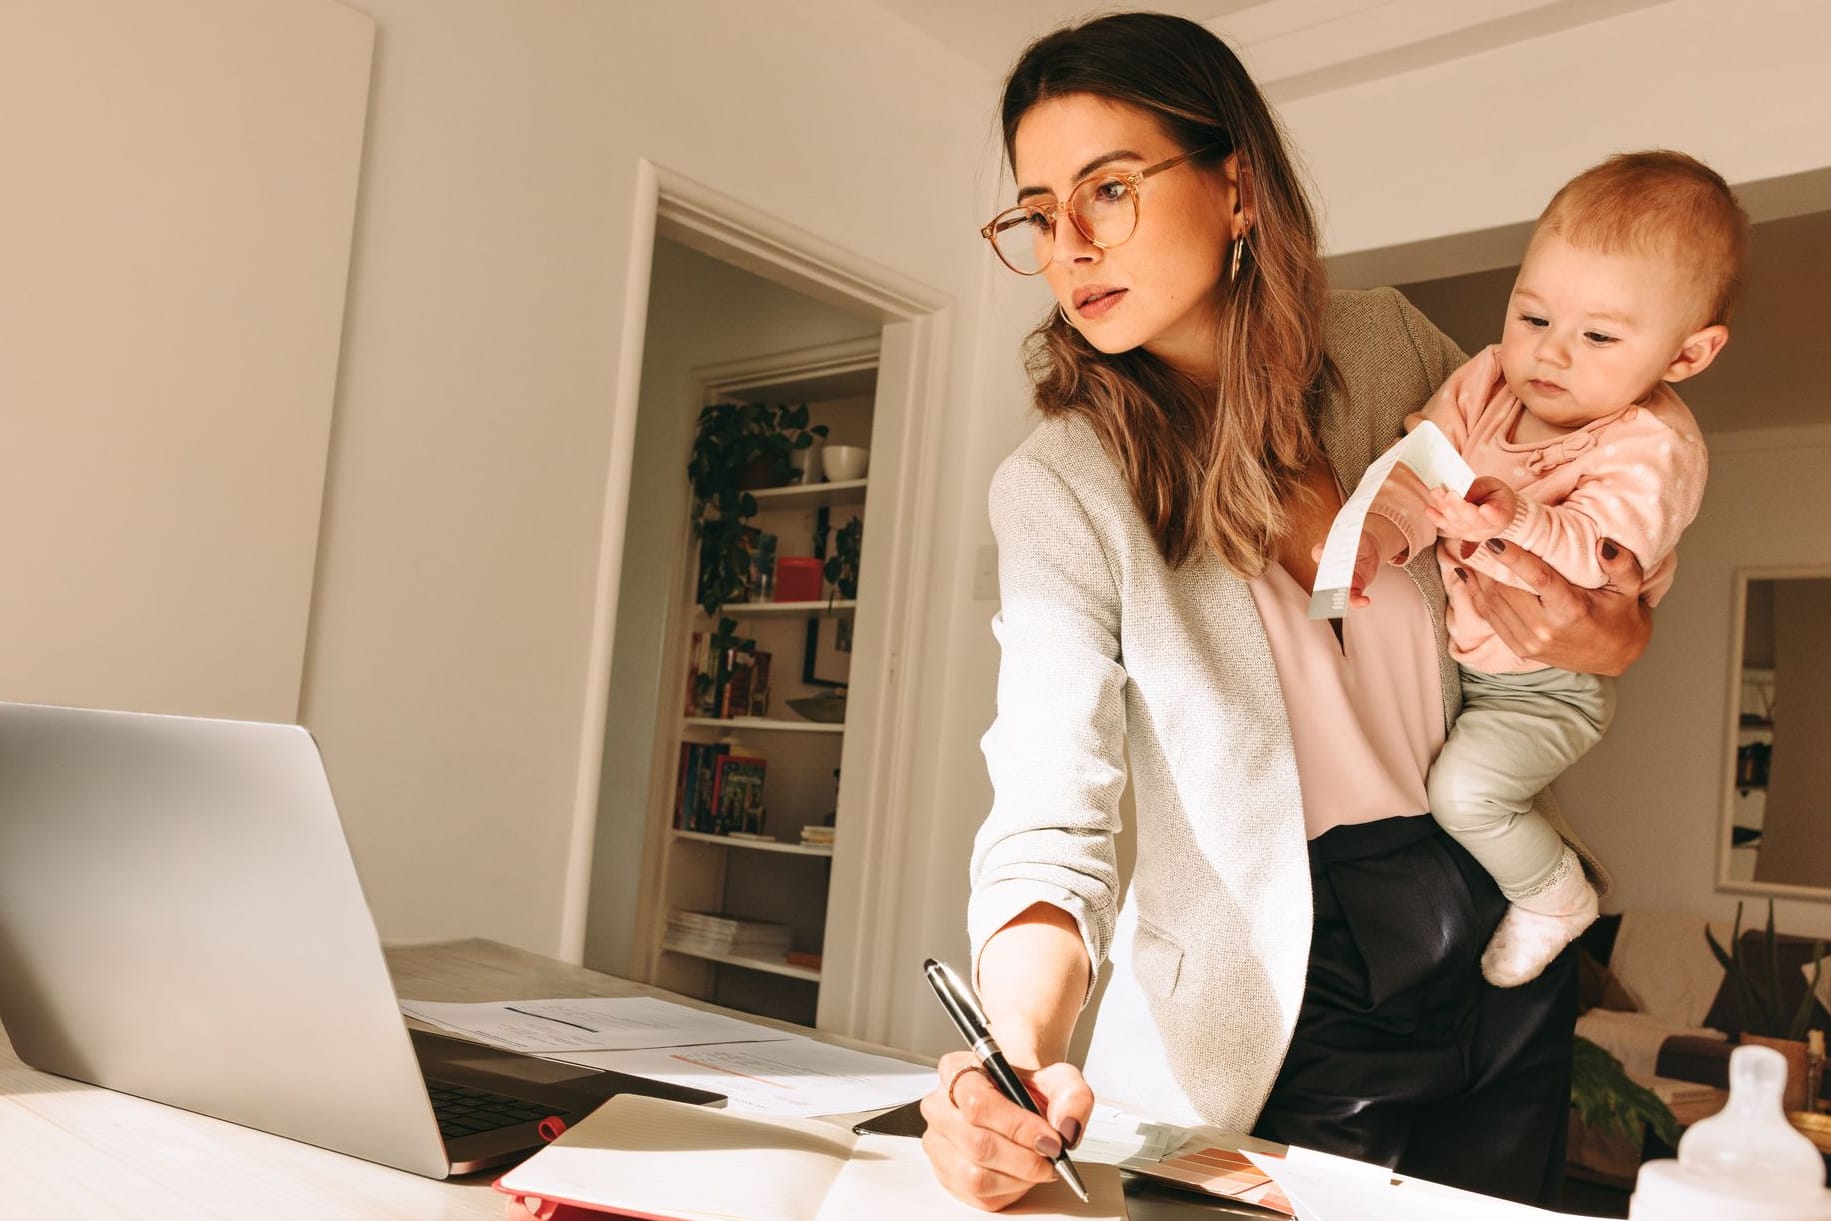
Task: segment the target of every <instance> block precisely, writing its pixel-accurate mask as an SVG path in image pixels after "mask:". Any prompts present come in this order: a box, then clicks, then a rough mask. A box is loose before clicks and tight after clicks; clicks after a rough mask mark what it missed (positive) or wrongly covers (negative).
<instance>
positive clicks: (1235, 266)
mask: <svg viewBox="0 0 1831 1221" xmlns="http://www.w3.org/2000/svg"><path fill="white" fill-rule="evenodd" d="M1245 249H1246V235H1245V234H1244V233H1242V234H1240V236H1238V237H1236V238H1234V239H1233V261H1232V263H1230V264H1229V265H1228V267H1227V278H1228V280H1230V281H1235V282H1237V281H1238V280H1239V278H1240V254H1241V252H1242V251H1244V250H1245Z"/></svg>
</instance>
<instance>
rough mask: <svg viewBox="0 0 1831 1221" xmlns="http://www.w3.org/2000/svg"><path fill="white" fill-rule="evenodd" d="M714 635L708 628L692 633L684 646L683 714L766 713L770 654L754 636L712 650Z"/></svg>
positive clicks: (721, 716)
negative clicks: (685, 687) (686, 645)
mask: <svg viewBox="0 0 1831 1221" xmlns="http://www.w3.org/2000/svg"><path fill="white" fill-rule="evenodd" d="M716 639H717V637H716V636H715V635H714V634H713V633H711V632H694V633H693V642H692V644H691V645H690V646H689V647H688V650H687V693H686V694H687V698H686V713H687V715H688V716H691V717H717V718H719V719H721V720H729V719H731V718H733V717H745V716H754V717H766V716H768V715H769V661H770V654H769V653H768V652H767V651H765V650H763V649H759V648H757V647H756V641H754V640H744V641H742V642H740V643H737V644H731V645H728V646H726V647H725V648H724V649H722V650H718V651H715V650H714V649H713V643H714V641H715V640H716ZM725 639H726V640H736V639H737V638H736V637H734V636H727V637H725Z"/></svg>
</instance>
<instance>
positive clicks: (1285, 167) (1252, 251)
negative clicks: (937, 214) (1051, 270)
mask: <svg viewBox="0 0 1831 1221" xmlns="http://www.w3.org/2000/svg"><path fill="white" fill-rule="evenodd" d="M1068 94H1093V95H1096V96H1098V97H1102V98H1105V99H1108V100H1110V101H1115V102H1124V103H1128V104H1130V105H1132V106H1136V107H1138V108H1140V109H1142V110H1144V111H1146V112H1148V113H1149V114H1150V115H1151V116H1152V117H1153V118H1155V119H1156V120H1157V121H1158V122H1159V123H1160V124H1162V126H1163V128H1164V130H1165V131H1166V132H1167V133H1168V134H1169V136H1170V137H1171V138H1172V139H1173V140H1174V141H1175V142H1176V143H1178V144H1179V145H1181V146H1182V149H1183V150H1184V151H1189V150H1193V149H1203V148H1208V147H1209V146H1211V145H1217V144H1218V145H1220V146H1221V148H1220V149H1219V150H1217V151H1215V152H1213V153H1210V154H1208V155H1206V156H1204V157H1200V158H1197V159H1196V161H1197V163H1198V164H1203V165H1205V166H1206V167H1208V168H1212V167H1213V166H1215V165H1217V164H1218V163H1219V162H1220V161H1222V160H1224V159H1225V157H1226V155H1227V150H1228V149H1229V148H1231V149H1232V150H1233V151H1234V152H1237V153H1238V154H1239V166H1240V171H1241V177H1240V191H1241V198H1242V200H1243V201H1244V202H1245V203H1247V204H1248V205H1249V206H1250V208H1251V211H1252V213H1253V225H1252V228H1251V229H1249V230H1248V231H1247V234H1246V237H1245V239H1244V250H1243V252H1242V254H1243V257H1242V259H1241V262H1240V267H1239V275H1238V277H1237V278H1235V279H1232V280H1229V279H1228V277H1226V276H1223V277H1222V278H1221V282H1220V283H1219V284H1217V285H1216V287H1215V290H1214V291H1215V296H1216V300H1215V305H1216V309H1217V313H1218V316H1219V318H1220V326H1219V333H1218V352H1217V356H1218V358H1219V370H1220V383H1219V385H1218V386H1198V385H1196V384H1195V383H1194V382H1193V381H1191V380H1190V379H1189V378H1188V377H1186V376H1184V375H1183V374H1181V373H1179V372H1177V371H1176V370H1175V369H1173V368H1171V367H1170V366H1169V365H1167V364H1166V363H1164V362H1163V361H1161V360H1159V359H1157V358H1156V357H1154V356H1152V355H1151V354H1150V353H1148V352H1146V351H1145V350H1144V349H1143V348H1137V349H1134V350H1132V351H1129V352H1123V353H1119V354H1116V355H1107V354H1104V353H1102V352H1100V351H1099V350H1097V349H1096V348H1094V347H1093V346H1092V345H1091V344H1089V343H1088V342H1087V341H1086V340H1085V339H1083V338H1082V337H1081V335H1080V333H1079V332H1077V331H1076V330H1075V329H1074V328H1073V327H1071V326H1070V325H1068V322H1067V320H1066V319H1065V318H1063V317H1062V315H1061V313H1060V311H1057V310H1051V311H1050V315H1049V319H1048V320H1047V321H1046V322H1044V323H1042V324H1041V325H1040V326H1038V327H1037V328H1036V329H1035V330H1034V331H1032V332H1031V334H1030V338H1029V342H1028V344H1027V345H1026V363H1027V365H1028V368H1029V372H1030V376H1031V380H1032V382H1033V383H1034V385H1035V393H1036V405H1037V408H1038V410H1040V411H1041V412H1042V413H1043V415H1044V416H1045V417H1055V416H1059V415H1078V416H1080V417H1081V418H1082V419H1084V420H1086V421H1087V422H1088V424H1089V425H1090V426H1091V427H1092V428H1093V430H1094V432H1095V434H1096V435H1098V436H1099V438H1100V442H1101V444H1102V445H1103V446H1104V447H1105V449H1106V452H1107V453H1108V454H1109V455H1110V456H1111V458H1112V460H1113V462H1114V464H1115V465H1117V466H1118V468H1119V470H1120V471H1121V472H1122V473H1123V475H1124V476H1125V480H1126V483H1127V485H1128V486H1129V487H1130V488H1131V492H1132V496H1133V499H1134V500H1136V501H1137V504H1138V509H1139V512H1140V513H1142V514H1143V515H1144V519H1145V521H1146V522H1147V523H1148V525H1149V527H1150V529H1151V532H1152V534H1153V535H1154V536H1155V537H1156V540H1157V546H1158V549H1159V550H1160V551H1161V552H1162V553H1163V557H1164V559H1165V560H1166V561H1167V562H1168V563H1169V564H1170V565H1172V566H1179V565H1181V564H1182V563H1184V562H1185V561H1186V560H1188V559H1190V558H1191V557H1192V556H1195V555H1197V554H1199V553H1200V552H1201V551H1202V550H1204V549H1207V550H1212V551H1213V552H1214V553H1215V554H1216V555H1217V556H1218V557H1219V558H1220V559H1221V561H1222V562H1223V563H1225V564H1226V565H1227V566H1228V567H1229V568H1231V569H1232V570H1233V571H1234V572H1236V573H1239V574H1240V575H1242V576H1247V577H1252V576H1257V575H1258V574H1259V572H1261V571H1262V570H1263V568H1264V566H1265V562H1266V559H1267V557H1268V556H1269V555H1270V553H1271V549H1272V545H1273V544H1274V542H1275V541H1276V540H1277V539H1278V538H1279V537H1280V536H1281V535H1282V534H1283V532H1284V529H1285V524H1286V520H1287V517H1286V506H1287V505H1288V504H1289V503H1290V502H1291V501H1292V500H1293V499H1294V498H1296V497H1299V496H1302V495H1304V494H1305V492H1304V488H1303V482H1302V476H1303V472H1304V470H1305V468H1306V467H1307V466H1308V465H1309V464H1310V462H1311V461H1312V460H1313V459H1314V458H1315V456H1316V453H1317V440H1316V414H1317V411H1318V409H1319V404H1320V397H1321V388H1322V383H1323V379H1324V377H1325V370H1327V369H1328V367H1329V366H1328V364H1327V361H1326V358H1325V356H1324V353H1323V344H1322V303H1323V271H1322V260H1321V258H1320V257H1319V256H1318V254H1317V251H1316V221H1315V217H1314V215H1313V214H1312V212H1311V210H1310V204H1309V200H1308V198H1307V197H1306V196H1305V194H1304V190H1303V187H1302V185H1301V184H1300V183H1299V181H1298V178H1297V173H1296V171H1295V169H1294V167H1293V166H1292V164H1291V159H1290V157H1289V155H1288V154H1287V153H1286V151H1285V147H1284V138H1283V133H1282V131H1281V129H1280V127H1279V124H1278V121H1277V119H1276V118H1275V117H1274V116H1273V115H1272V113H1271V110H1270V108H1269V107H1268V106H1267V105H1266V103H1265V99H1264V98H1263V97H1262V96H1260V93H1259V90H1258V87H1257V86H1256V85H1254V84H1253V82H1252V79H1251V78H1250V77H1249V76H1247V74H1246V69H1245V68H1244V67H1242V66H1241V65H1240V61H1239V60H1238V59H1237V58H1236V57H1235V56H1234V54H1233V52H1232V51H1231V50H1229V49H1228V47H1227V45H1226V44H1225V43H1224V42H1222V41H1221V40H1220V39H1219V38H1217V37H1215V36H1214V35H1213V34H1211V33H1210V32H1209V31H1208V30H1206V29H1204V28H1203V27H1202V26H1200V25H1197V24H1196V23H1195V22H1193V21H1188V20H1186V19H1184V18H1181V17H1172V16H1168V15H1165V14H1160V13H1120V14H1116V15H1114V16H1109V17H1101V18H1097V19H1095V20H1092V21H1088V22H1085V23H1083V24H1081V25H1075V26H1069V27H1066V28H1064V29H1061V30H1057V31H1056V32H1054V33H1052V34H1049V35H1046V36H1044V37H1043V38H1040V39H1038V40H1037V41H1036V42H1034V43H1032V44H1031V45H1030V46H1029V48H1028V49H1026V50H1025V51H1024V53H1023V56H1022V57H1021V58H1020V59H1019V60H1018V61H1017V65H1016V67H1014V68H1012V69H1011V75H1010V77H1009V78H1008V79H1007V80H1006V81H1005V90H1004V104H1003V120H1004V142H1005V156H1006V158H1007V159H1008V160H1012V159H1014V157H1013V145H1014V142H1015V140H1016V136H1017V127H1018V124H1019V123H1020V122H1021V121H1022V119H1023V117H1024V116H1025V115H1026V114H1027V113H1029V111H1030V109H1031V107H1033V106H1035V105H1036V104H1037V103H1039V102H1043V101H1047V100H1049V99H1051V98H1057V97H1062V96H1065V95H1068ZM1150 211H1151V210H1150V205H1149V202H1148V201H1146V203H1145V204H1144V207H1143V216H1144V217H1145V218H1146V219H1145V222H1144V223H1147V224H1148V223H1149V216H1150ZM1213 219H1214V223H1215V224H1216V225H1223V224H1226V223H1227V221H1228V218H1227V217H1225V216H1219V215H1217V216H1215V217H1214V218H1213ZM1230 257H1231V256H1230ZM1217 398H1218V402H1219V410H1216V400H1217Z"/></svg>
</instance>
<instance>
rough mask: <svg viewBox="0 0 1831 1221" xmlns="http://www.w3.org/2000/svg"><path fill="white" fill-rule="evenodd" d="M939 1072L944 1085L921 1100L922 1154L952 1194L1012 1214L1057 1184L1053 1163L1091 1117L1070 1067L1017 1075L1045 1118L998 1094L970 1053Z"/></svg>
mask: <svg viewBox="0 0 1831 1221" xmlns="http://www.w3.org/2000/svg"><path fill="white" fill-rule="evenodd" d="M937 1067H938V1068H939V1071H940V1083H939V1084H938V1085H936V1087H935V1088H934V1089H933V1090H931V1091H930V1092H929V1094H928V1096H927V1097H925V1098H923V1099H922V1118H923V1119H925V1120H927V1121H928V1131H927V1132H925V1133H924V1134H923V1136H922V1149H923V1151H924V1152H926V1153H927V1154H928V1160H929V1162H930V1163H932V1164H933V1166H934V1169H935V1177H936V1178H937V1179H939V1180H940V1181H941V1185H942V1186H943V1187H945V1188H947V1190H948V1192H949V1194H951V1195H953V1196H956V1197H958V1198H959V1199H961V1200H964V1201H966V1202H967V1203H968V1204H971V1205H973V1206H975V1207H977V1208H983V1209H987V1210H991V1211H996V1210H998V1209H1001V1208H1004V1207H1007V1206H1008V1205H1010V1204H1013V1203H1015V1202H1016V1201H1017V1200H1019V1199H1021V1198H1022V1197H1023V1196H1024V1194H1025V1193H1026V1192H1028V1191H1029V1190H1030V1189H1031V1188H1032V1187H1034V1186H1036V1185H1037V1184H1038V1183H1047V1182H1049V1181H1050V1180H1051V1179H1054V1178H1055V1177H1056V1173H1055V1166H1054V1164H1053V1163H1052V1159H1053V1158H1054V1157H1055V1155H1056V1154H1057V1153H1059V1152H1060V1151H1061V1149H1062V1147H1063V1146H1064V1145H1066V1146H1067V1147H1069V1148H1071V1149H1072V1148H1073V1147H1074V1145H1075V1144H1076V1143H1077V1142H1078V1141H1079V1140H1080V1138H1081V1133H1082V1132H1083V1131H1085V1130H1086V1127H1087V1119H1088V1116H1089V1115H1091V1114H1092V1113H1093V1103H1094V1096H1093V1091H1092V1090H1091V1089H1089V1088H1088V1086H1087V1082H1086V1080H1085V1079H1084V1078H1083V1077H1082V1076H1081V1071H1080V1070H1079V1069H1077V1068H1076V1067H1075V1066H1074V1065H1072V1064H1065V1063H1064V1064H1050V1065H1047V1066H1045V1067H1044V1068H1041V1069H1039V1070H1038V1071H1036V1072H1035V1073H1026V1072H1023V1071H1022V1070H1019V1076H1021V1077H1023V1078H1024V1080H1025V1082H1026V1083H1028V1085H1029V1086H1030V1093H1031V1094H1032V1095H1033V1096H1034V1097H1035V1098H1036V1100H1037V1103H1038V1105H1039V1106H1041V1107H1042V1110H1043V1115H1045V1116H1047V1117H1048V1118H1047V1119H1045V1118H1043V1116H1038V1115H1032V1114H1031V1113H1030V1112H1028V1111H1026V1110H1024V1109H1023V1108H1022V1107H1020V1106H1018V1105H1017V1104H1016V1103H1014V1102H1012V1101H1011V1100H1010V1099H1008V1098H1006V1097H1005V1096H1004V1095H1003V1094H1001V1093H999V1092H998V1087H997V1086H995V1085H993V1084H992V1080H991V1078H990V1077H988V1076H986V1074H985V1071H984V1070H983V1069H981V1068H980V1067H979V1062H978V1060H977V1059H976V1058H975V1057H974V1056H973V1054H972V1053H971V1052H966V1051H956V1052H949V1053H948V1054H947V1055H945V1056H942V1057H941V1062H940V1064H939V1065H938V1066H937ZM1064 1137H1066V1140H1064Z"/></svg>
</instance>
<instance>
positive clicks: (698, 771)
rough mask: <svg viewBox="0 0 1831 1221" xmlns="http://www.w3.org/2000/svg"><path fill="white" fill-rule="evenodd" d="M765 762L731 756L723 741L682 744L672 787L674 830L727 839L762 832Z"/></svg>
mask: <svg viewBox="0 0 1831 1221" xmlns="http://www.w3.org/2000/svg"><path fill="white" fill-rule="evenodd" d="M768 771H769V765H768V763H767V762H766V761H765V760H764V759H763V758H762V757H761V756H758V755H747V754H736V753H733V751H732V749H731V746H730V744H729V743H726V742H682V743H681V744H680V770H679V772H678V773H677V775H676V777H675V782H674V826H675V827H677V828H679V829H680V830H682V831H701V832H705V833H707V834H710V835H728V834H730V833H731V832H733V831H744V832H748V833H749V834H751V835H761V834H762V833H763V823H764V820H765V817H766V815H765V811H764V807H763V780H764V777H765V776H766V775H767V774H768Z"/></svg>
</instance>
